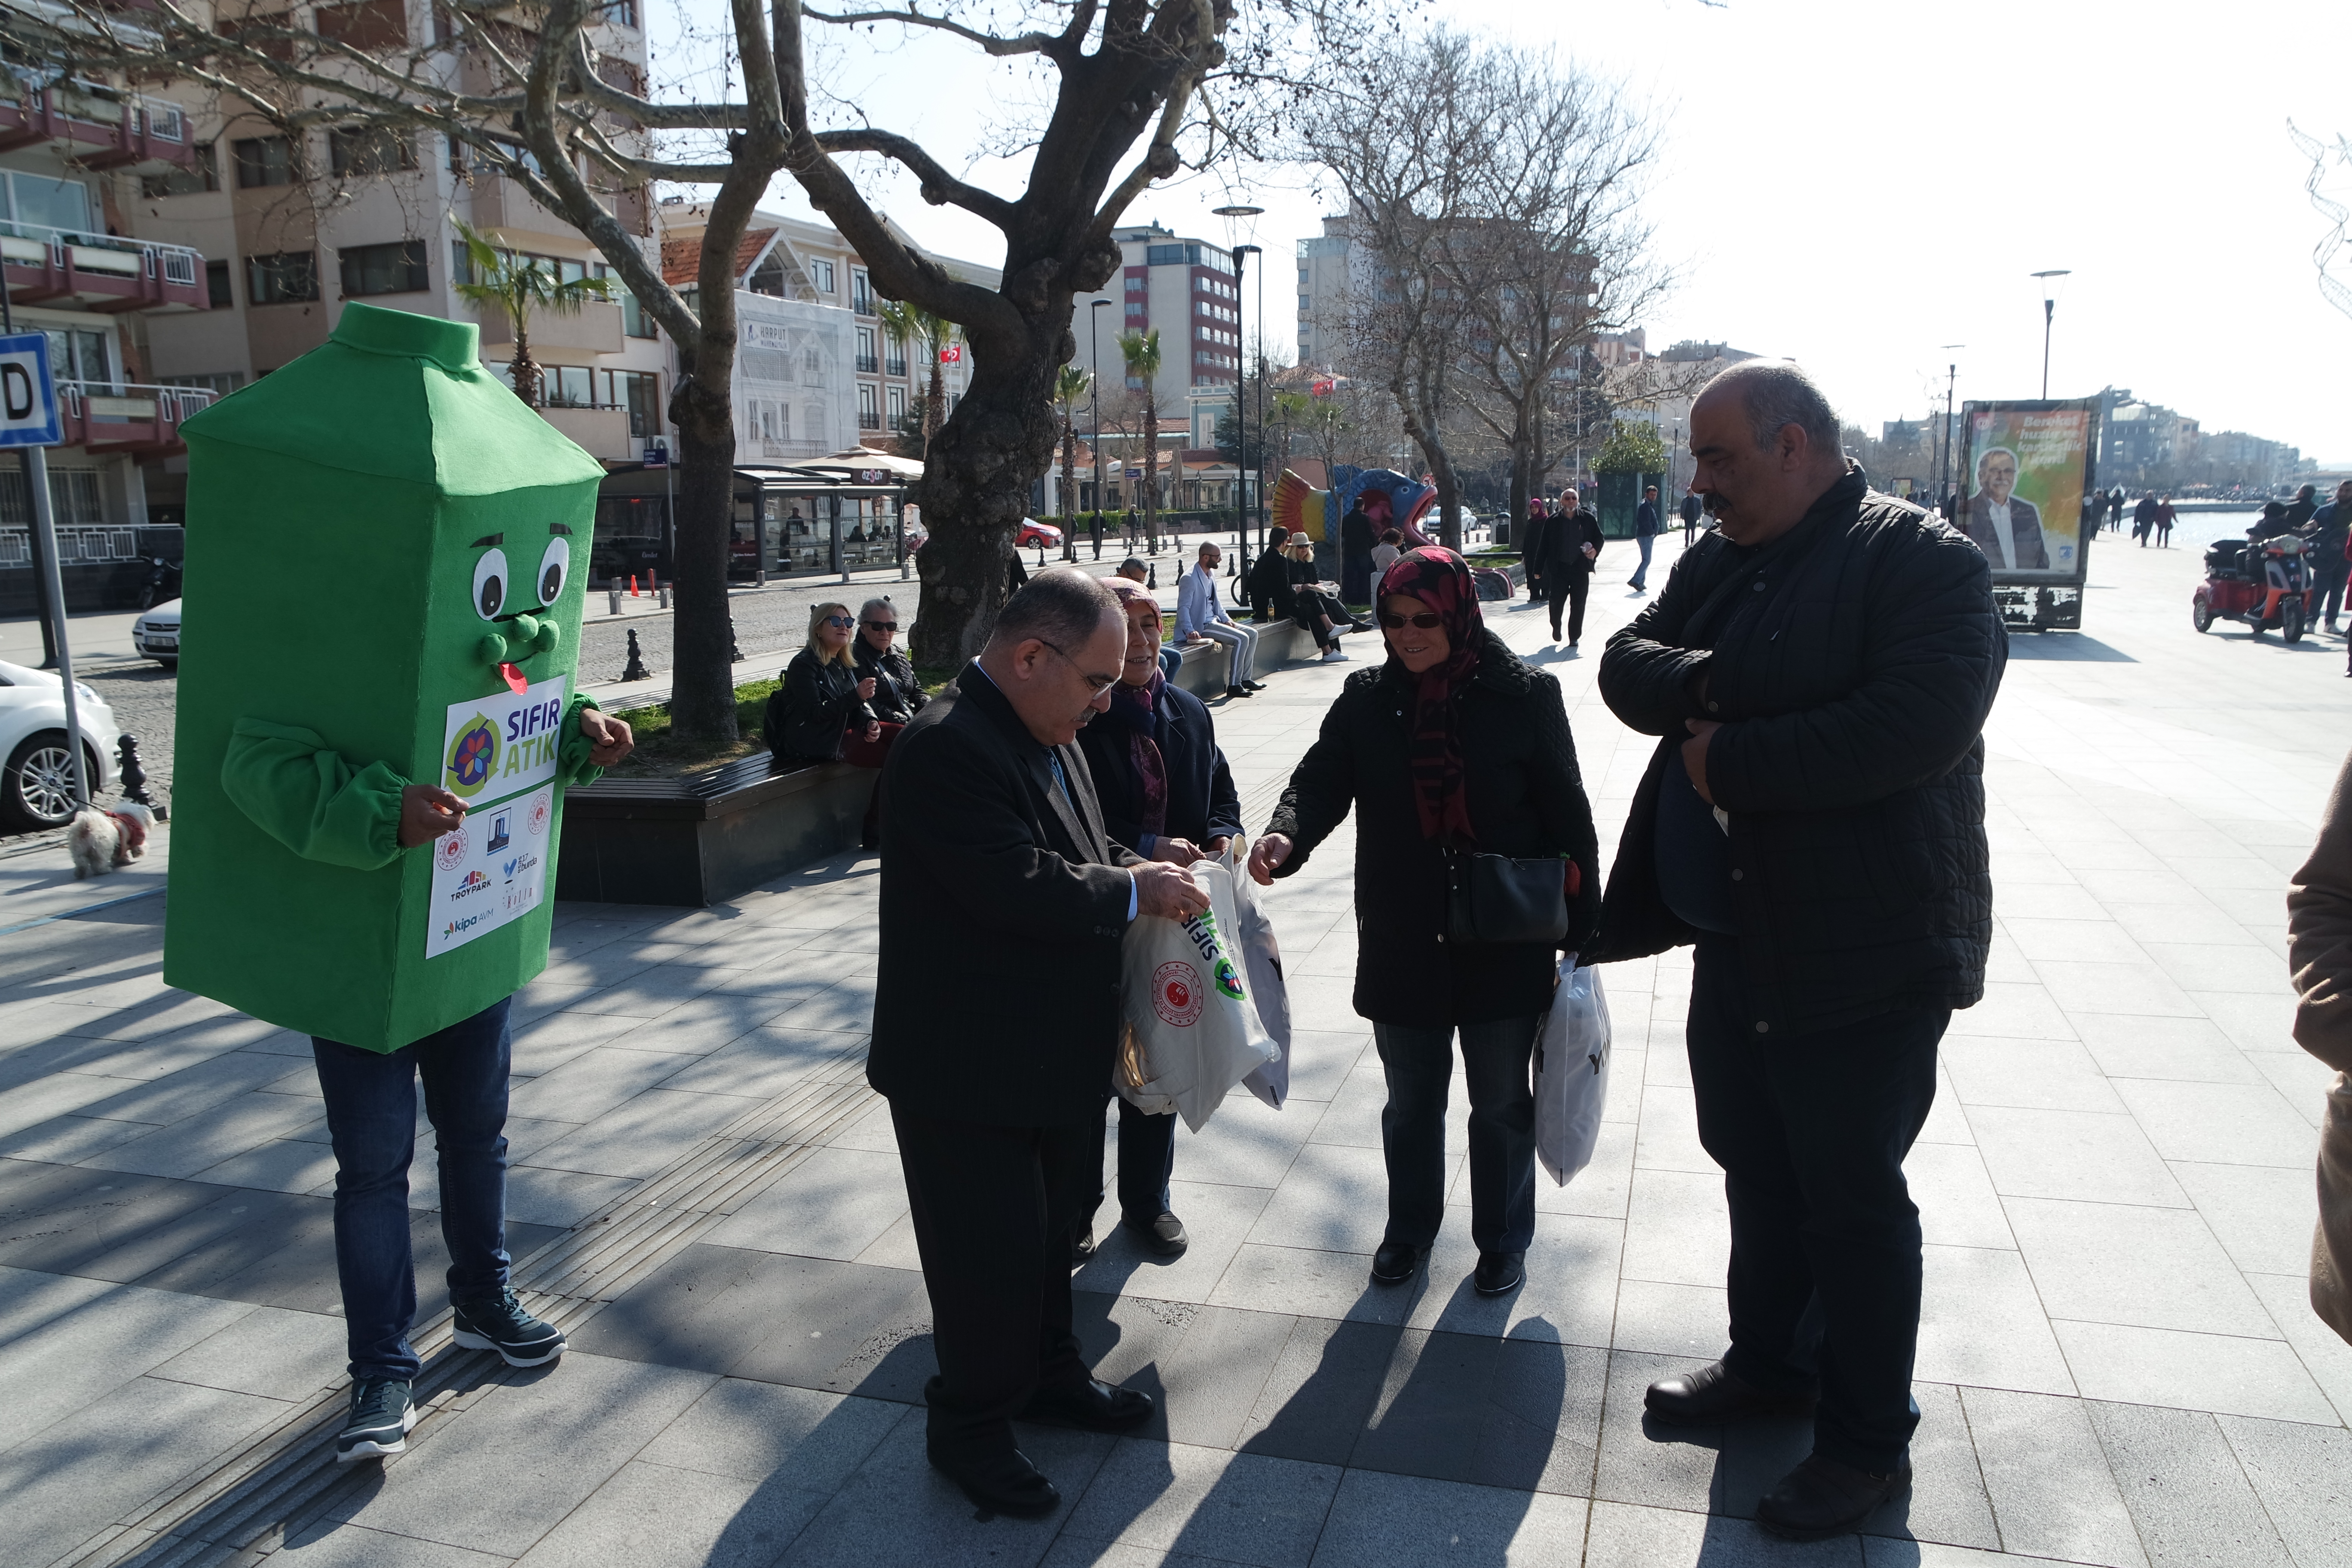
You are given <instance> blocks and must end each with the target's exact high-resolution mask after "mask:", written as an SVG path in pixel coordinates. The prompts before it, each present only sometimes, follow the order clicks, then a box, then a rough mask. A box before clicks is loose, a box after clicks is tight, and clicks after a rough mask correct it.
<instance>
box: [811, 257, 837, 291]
mask: <svg viewBox="0 0 2352 1568" xmlns="http://www.w3.org/2000/svg"><path fill="white" fill-rule="evenodd" d="M809 276H810V277H811V278H812V279H815V281H816V291H817V292H818V293H820V294H830V293H832V292H833V263H832V262H830V261H812V262H810V263H809Z"/></svg>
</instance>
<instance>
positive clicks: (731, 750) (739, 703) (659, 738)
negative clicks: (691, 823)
mask: <svg viewBox="0 0 2352 1568" xmlns="http://www.w3.org/2000/svg"><path fill="white" fill-rule="evenodd" d="M782 684H783V682H782V681H780V680H750V681H746V682H744V683H743V684H742V685H740V686H739V687H737V688H736V689H735V729H736V732H737V734H738V736H739V737H740V738H739V739H737V740H734V741H731V742H725V743H723V744H720V745H717V746H710V745H703V744H699V743H698V742H690V741H688V740H687V739H686V738H685V737H684V736H682V735H679V734H678V733H677V731H674V730H672V729H671V728H670V713H669V704H668V703H667V702H664V703H659V704H656V706H654V707H651V708H635V709H632V710H629V711H628V712H625V713H623V714H620V715H618V717H620V718H622V719H624V720H626V721H628V725H629V730H630V732H631V733H632V734H634V735H635V736H636V740H637V749H636V750H635V751H634V752H630V753H629V755H628V757H627V759H626V760H625V761H624V762H623V763H621V765H620V766H619V767H616V768H614V769H612V770H610V772H609V773H607V775H606V776H607V777H611V778H624V779H632V778H634V779H666V778H676V777H677V775H678V774H680V773H699V772H700V771H702V770H703V769H705V768H715V767H719V766H720V765H721V764H722V763H731V762H736V761H739V760H740V759H741V758H744V757H748V756H751V755H753V754H755V753H757V752H765V751H766V750H767V749H768V747H767V742H764V741H762V740H761V739H760V726H761V721H763V720H764V719H765V718H766V717H767V710H768V698H769V697H770V696H771V695H772V693H773V692H774V691H775V689H776V688H778V687H779V686H781V685H782Z"/></svg>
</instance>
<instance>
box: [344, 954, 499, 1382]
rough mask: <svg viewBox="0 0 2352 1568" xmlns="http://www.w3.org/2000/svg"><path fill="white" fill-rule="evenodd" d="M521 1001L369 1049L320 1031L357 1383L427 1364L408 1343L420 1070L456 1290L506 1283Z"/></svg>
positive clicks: (407, 1378) (463, 1297) (474, 1296)
mask: <svg viewBox="0 0 2352 1568" xmlns="http://www.w3.org/2000/svg"><path fill="white" fill-rule="evenodd" d="M511 1001H512V998H509V999H507V1000H506V1001H501V1002H498V1003H495V1004H493V1005H490V1006H488V1007H485V1008H484V1009H482V1011H480V1012H478V1013H477V1014H475V1015H474V1016H472V1017H470V1018H467V1020H465V1021H464V1022H463V1023H459V1024H452V1025H450V1026H448V1027H447V1028H446V1029H444V1030H442V1031H441V1032H440V1033H439V1034H437V1035H427V1036H426V1037H425V1038H423V1039H421V1040H418V1041H416V1042H415V1044H413V1045H408V1046H404V1047H401V1048H400V1049H399V1050H396V1051H391V1052H383V1051H363V1050H361V1049H359V1048H358V1047H353V1046H345V1045H338V1044H337V1043H336V1042H334V1041H332V1040H322V1039H319V1038H317V1037H312V1039H311V1041H310V1054H311V1056H312V1058H314V1059H315V1060H316V1061H317V1063H318V1067H319V1091H320V1094H322V1095H323V1096H325V1098H326V1101H327V1131H328V1132H329V1133H330V1134H331V1135H332V1137H333V1139H334V1145H335V1271H336V1273H337V1274H338V1275H339V1276H340V1277H341V1281H342V1287H343V1326H344V1329H345V1331H346V1332H347V1334H348V1335H349V1338H350V1348H351V1358H352V1366H351V1371H352V1380H353V1381H355V1382H356V1381H357V1380H359V1379H361V1378H368V1377H392V1378H398V1379H400V1380H401V1381H403V1382H414V1381H415V1377H416V1374H417V1372H418V1371H419V1370H420V1368H421V1365H422V1363H420V1362H418V1360H417V1359H416V1352H415V1351H414V1350H413V1349H411V1348H410V1347H409V1343H408V1326H409V1324H410V1322H411V1321H413V1320H414V1319H415V1316H416V1266H415V1259H414V1258H413V1257H412V1256H411V1254H410V1251H409V1245H408V1162H409V1159H410V1156H411V1155H412V1154H413V1153H414V1152H415V1142H416V1082H417V1079H420V1078H421V1079H424V1080H425V1115H426V1116H427V1117H429V1118H430V1119H431V1120H432V1122H433V1133H434V1141H435V1142H436V1145H437V1146H438V1148H439V1150H440V1155H441V1237H442V1239H443V1240H444V1241H445V1242H446V1243H447V1244H448V1247H449V1299H450V1300H453V1301H459V1302H463V1301H470V1300H478V1299H479V1298H482V1297H486V1296H496V1295H497V1294H498V1293H499V1291H501V1290H503V1289H506V1283H507V1268H508V1265H509V1262H510V1261H511V1260H510V1259H509V1258H508V1257H507V1249H506V1218H507V1140H506V1124H507V1065H508V1058H509V1035H508V1031H507V1008H508V1006H509V1004H510V1003H511Z"/></svg>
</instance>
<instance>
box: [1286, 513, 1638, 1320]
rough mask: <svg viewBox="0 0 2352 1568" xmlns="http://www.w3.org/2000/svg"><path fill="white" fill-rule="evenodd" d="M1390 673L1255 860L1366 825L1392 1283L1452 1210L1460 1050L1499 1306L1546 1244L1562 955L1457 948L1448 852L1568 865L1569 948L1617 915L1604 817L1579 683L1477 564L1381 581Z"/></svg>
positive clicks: (1304, 779) (1501, 946) (1367, 989)
mask: <svg viewBox="0 0 2352 1568" xmlns="http://www.w3.org/2000/svg"><path fill="white" fill-rule="evenodd" d="M1378 609H1379V614H1380V623H1381V629H1382V631H1383V633H1384V634H1385V636H1386V637H1387V641H1388V654H1389V657H1388V661H1387V662H1386V663H1385V664H1383V665H1381V667H1380V668H1376V669H1361V670H1358V671H1357V672H1356V673H1355V674H1353V675H1351V676H1349V678H1348V682H1347V684H1346V686H1344V687H1343V688H1341V689H1340V692H1339V700H1337V701H1336V702H1334V703H1332V704H1331V710H1330V711H1329V712H1328V713H1327V714H1325V715H1324V718H1323V729H1322V732H1321V733H1320V734H1319V735H1318V737H1317V738H1316V742H1315V744H1314V745H1313V746H1312V747H1310V748H1308V750H1307V755H1306V756H1305V757H1304V758H1302V759H1301V760H1300V762H1299V763H1298V767H1297V771H1295V772H1294V773H1292V774H1291V777H1290V787H1289V788H1288V789H1286V791H1284V792H1283V796H1282V804H1281V805H1278V806H1276V808H1275V813H1274V819H1273V821H1272V822H1270V823H1269V824H1267V826H1266V830H1265V835H1264V836H1263V837H1260V838H1259V839H1258V841H1257V842H1256V844H1255V845H1254V846H1252V847H1251V850H1250V874H1251V875H1252V876H1253V877H1254V878H1255V879H1257V880H1258V881H1259V882H1261V883H1271V882H1272V881H1273V880H1274V879H1276V878H1277V877H1289V876H1294V875H1296V874H1297V871H1298V869H1299V868H1301V867H1303V866H1304V865H1306V864H1307V858H1308V856H1309V855H1310V854H1311V853H1312V852H1313V851H1314V848H1315V847H1316V846H1317V845H1318V844H1320V843H1321V842H1322V841H1323V840H1324V839H1325V838H1326V837H1328V836H1329V835H1330V833H1331V831H1332V830H1333V829H1334V828H1336V827H1338V826H1339V824H1340V823H1341V822H1342V821H1344V820H1345V819H1346V818H1347V816H1348V813H1349V810H1350V809H1352V810H1354V812H1355V813H1356V917H1357V918H1356V931H1357V937H1356V992H1355V1005H1356V1011H1357V1012H1359V1013H1360V1014H1362V1015H1363V1016H1365V1017H1367V1018H1369V1019H1370V1020H1371V1022H1372V1039H1373V1043H1374V1045H1375V1047H1377V1048H1378V1050H1379V1052H1380V1058H1381V1070H1382V1072H1383V1073H1384V1074H1385V1075H1386V1077H1387V1079H1388V1091H1389V1100H1388V1107H1387V1109H1386V1110H1383V1111H1382V1112H1381V1148H1382V1150H1383V1152H1385V1153H1386V1155H1387V1158H1388V1173H1389V1218H1388V1229H1387V1232H1386V1235H1385V1237H1383V1239H1382V1240H1381V1247H1380V1252H1379V1254H1378V1256H1376V1257H1375V1258H1374V1259H1373V1261H1372V1279H1374V1280H1375V1281H1376V1282H1378V1283H1381V1284H1383V1285H1393V1284H1401V1283H1402V1282H1403V1281H1405V1280H1407V1279H1412V1277H1413V1275H1414V1273H1415V1272H1416V1271H1418V1270H1419V1268H1421V1265H1422V1262H1423V1259H1424V1258H1426V1257H1427V1256H1428V1253H1429V1249H1430V1247H1431V1246H1432V1245H1433V1243H1434V1242H1435V1241H1436V1239H1437V1231H1438V1226H1439V1224H1440V1222H1441V1221H1442V1220H1443V1219H1444V1215H1445V1100H1446V1092H1447V1089H1448V1087H1449V1086H1450V1084H1451V1083H1452V1081H1453V1077H1454V1036H1455V1035H1456V1034H1459V1035H1460V1037H1461V1039H1462V1062H1463V1070H1464V1076H1465V1078H1466V1079H1467V1080H1468V1088H1469V1095H1470V1237H1471V1239H1472V1241H1473V1242H1475V1244H1476V1246H1477V1248H1478V1266H1477V1272H1476V1276H1475V1282H1476V1285H1477V1288H1478V1289H1479V1291H1480V1292H1481V1293H1483V1294H1486V1295H1501V1294H1503V1293H1504V1292H1506V1291H1508V1290H1511V1289H1515V1288H1516V1287H1517V1285H1518V1283H1519V1281H1520V1280H1521V1279H1522V1278H1523V1277H1524V1275H1525V1268H1524V1265H1525V1261H1526V1254H1527V1249H1528V1242H1529V1241H1530V1240H1531V1239H1533V1237H1534V1235H1535V1100H1534V1096H1533V1094H1532V1092H1531V1085H1530V1082H1529V1078H1528V1064H1529V1060H1530V1058H1531V1056H1532V1054H1533V1051H1534V1047H1535V1039H1536V1030H1537V1028H1538V1026H1540V1025H1541V1023H1542V1021H1543V1016H1544V1014H1545V1013H1546V1012H1547V1011H1548V1010H1549V1008H1550V1006H1551V994H1552V987H1553V983H1554V980H1555V977H1556V975H1557V973H1558V957H1559V954H1558V951H1556V950H1555V948H1554V947H1553V946H1552V945H1551V944H1548V943H1535V942H1498V943H1485V944H1470V945H1465V944H1462V943H1459V942H1457V943H1454V944H1452V945H1449V944H1448V943H1447V942H1445V940H1444V935H1445V930H1446V856H1447V851H1449V850H1472V851H1476V852H1479V853H1483V854H1488V855H1501V856H1507V857H1509V858H1513V859H1532V858H1546V857H1552V856H1560V857H1565V862H1564V864H1563V866H1562V884H1563V887H1564V888H1565V889H1566V891H1567V893H1568V910H1569V921H1568V934H1567V935H1566V937H1564V938H1563V939H1562V940H1561V941H1560V942H1559V944H1558V949H1559V950H1567V949H1573V948H1579V947H1581V946H1582V945H1584V943H1585V942H1587V940H1588V939H1589V937H1590V935H1591V931H1592V927H1593V922H1594V919H1595V917H1596V916H1597V915H1598V914H1599V912H1600V907H1601V879H1600V877H1599V876H1598V875H1597V874H1596V872H1595V868H1596V866H1597V864H1598V859H1599V847H1598V846H1597V844H1596V843H1595V841H1594V837H1593V831H1592V808H1591V804H1590V803H1589V802H1588V801H1587V800H1586V799H1585V795H1584V784H1583V780H1582V778H1581V777H1580V774H1579V773H1578V772H1577V766H1576V746H1575V742H1573V741H1572V740H1571V739H1570V735H1569V729H1568V710H1567V709H1566V708H1565V707H1564V706H1563V705H1562V703H1561V700H1560V695H1559V681H1558V680H1556V679H1553V678H1552V677H1551V676H1550V675H1548V674H1546V673H1545V672H1544V671H1542V670H1539V669H1536V668H1532V667H1531V666H1529V665H1528V664H1526V663H1525V662H1523V661H1522V660H1521V659H1520V658H1519V657H1518V656H1517V654H1515V653H1513V652H1512V651H1511V650H1510V649H1509V648H1507V647H1504V646H1503V642H1502V639H1501V638H1500V637H1496V636H1495V635H1494V634H1493V633H1492V632H1490V631H1488V630H1487V629H1486V624H1485V622H1484V620H1483V619H1482V618H1481V617H1480V615H1479V611H1478V595H1477V592H1476V590H1475V586H1474V585H1473V584H1472V582H1471V577H1470V568H1469V567H1468V566H1467V565H1466V564H1465V563H1464V562H1463V560H1462V558H1461V557H1460V556H1458V555H1456V554H1454V552H1452V551H1449V550H1441V549H1437V548H1434V547H1430V546H1424V547H1423V548H1421V549H1417V550H1412V551H1408V552H1406V553H1405V554H1403V555H1402V556H1400V557H1399V558H1398V559H1397V561H1396V563H1394V564H1393V565H1391V567H1390V568H1389V569H1388V571H1387V572H1386V573H1384V574H1382V575H1381V583H1380V589H1379V599H1378Z"/></svg>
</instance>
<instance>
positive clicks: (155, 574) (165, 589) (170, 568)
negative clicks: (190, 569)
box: [139, 555, 180, 610]
mask: <svg viewBox="0 0 2352 1568" xmlns="http://www.w3.org/2000/svg"><path fill="white" fill-rule="evenodd" d="M147 559H148V567H147V585H146V587H145V588H143V589H142V590H141V591H140V595H139V607H140V608H141V609H142V610H152V609H153V608H154V607H155V606H156V605H168V604H170V603H171V602H172V601H173V600H174V599H176V598H178V597H179V596H180V567H179V564H178V563H176V562H172V561H166V560H164V559H163V557H162V556H160V555H151V556H149V557H148V558H147Z"/></svg>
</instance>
